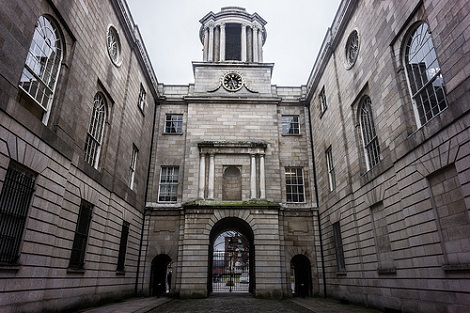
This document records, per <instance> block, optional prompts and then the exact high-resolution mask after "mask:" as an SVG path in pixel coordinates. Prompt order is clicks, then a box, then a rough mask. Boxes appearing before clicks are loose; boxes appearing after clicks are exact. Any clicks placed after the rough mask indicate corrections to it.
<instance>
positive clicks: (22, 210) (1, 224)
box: [0, 163, 36, 265]
mask: <svg viewBox="0 0 470 313" xmlns="http://www.w3.org/2000/svg"><path fill="white" fill-rule="evenodd" d="M35 177H36V175H35V173H33V172H32V171H30V170H29V169H27V168H25V167H23V166H21V165H19V164H16V163H11V164H10V166H9V167H8V170H7V171H6V175H5V181H4V182H3V187H2V192H1V193H0V264H9V265H12V264H17V263H18V258H19V255H20V254H19V250H20V245H21V240H22V237H23V231H24V228H25V224H26V218H27V215H28V209H29V204H30V201H31V197H32V195H33V192H34V180H35Z"/></svg>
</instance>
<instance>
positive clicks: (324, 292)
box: [305, 103, 327, 298]
mask: <svg viewBox="0 0 470 313" xmlns="http://www.w3.org/2000/svg"><path fill="white" fill-rule="evenodd" d="M305 105H306V106H307V109H308V124H309V130H310V149H312V162H313V181H314V184H315V199H316V200H317V206H318V207H319V199H318V185H317V171H316V167H315V152H314V149H313V131H312V120H311V117H312V114H311V111H310V105H309V104H307V103H306V104H305ZM317 220H318V234H319V237H320V238H319V240H320V258H321V268H322V275H323V294H324V296H325V298H326V296H327V295H326V276H325V275H326V272H325V255H324V251H323V239H322V234H321V224H320V209H318V214H317Z"/></svg>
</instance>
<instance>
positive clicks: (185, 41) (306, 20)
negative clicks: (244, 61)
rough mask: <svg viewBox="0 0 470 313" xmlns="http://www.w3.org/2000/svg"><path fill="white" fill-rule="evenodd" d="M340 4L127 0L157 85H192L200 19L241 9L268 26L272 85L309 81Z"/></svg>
mask: <svg viewBox="0 0 470 313" xmlns="http://www.w3.org/2000/svg"><path fill="white" fill-rule="evenodd" d="M340 2H341V0H328V1H325V0H127V3H128V5H129V8H130V10H131V13H132V17H133V19H134V22H135V23H136V24H137V25H138V27H139V29H140V32H141V34H142V37H143V39H144V43H145V46H146V48H147V52H148V54H149V57H150V60H151V62H152V65H153V68H154V71H155V74H156V75H157V79H158V81H159V82H160V83H164V84H170V85H173V84H178V85H187V84H189V83H193V82H194V79H193V72H192V65H191V62H192V61H202V44H201V42H200V40H199V28H200V27H201V23H199V20H200V19H201V18H203V17H204V16H205V15H206V14H207V13H209V12H210V11H212V12H214V13H217V12H219V11H220V9H221V8H222V7H226V6H239V7H243V8H245V9H246V11H247V13H249V14H253V13H255V12H256V13H258V14H259V15H260V16H261V17H262V18H263V19H264V20H265V21H266V22H267V25H266V26H265V28H266V31H267V35H268V36H267V39H266V43H265V44H264V46H263V61H264V62H265V63H274V72H273V79H272V83H273V84H276V85H279V86H300V85H303V84H306V83H307V79H308V76H309V75H310V71H311V70H312V67H313V64H314V62H315V59H316V57H317V54H318V51H319V49H320V47H321V44H322V42H323V38H324V37H325V34H326V31H327V29H328V27H330V26H331V24H332V22H333V18H334V16H335V14H336V11H337V10H338V7H339V4H340Z"/></svg>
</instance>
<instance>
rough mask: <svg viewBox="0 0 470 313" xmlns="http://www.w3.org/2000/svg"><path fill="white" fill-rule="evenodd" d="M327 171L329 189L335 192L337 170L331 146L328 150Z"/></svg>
mask: <svg viewBox="0 0 470 313" xmlns="http://www.w3.org/2000/svg"><path fill="white" fill-rule="evenodd" d="M325 155H326V169H327V172H328V187H329V188H330V191H333V190H334V189H335V187H336V178H335V168H334V166H333V152H332V150H331V146H330V147H329V148H328V149H326V152H325Z"/></svg>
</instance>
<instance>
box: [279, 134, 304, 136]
mask: <svg viewBox="0 0 470 313" xmlns="http://www.w3.org/2000/svg"><path fill="white" fill-rule="evenodd" d="M281 135H282V136H302V134H281Z"/></svg>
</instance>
